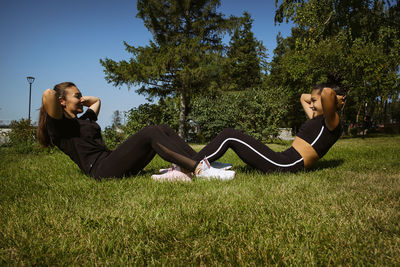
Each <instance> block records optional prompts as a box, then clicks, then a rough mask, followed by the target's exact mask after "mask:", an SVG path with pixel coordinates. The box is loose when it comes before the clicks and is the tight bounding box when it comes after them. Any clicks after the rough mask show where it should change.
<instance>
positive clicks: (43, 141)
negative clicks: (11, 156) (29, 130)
mask: <svg viewBox="0 0 400 267" xmlns="http://www.w3.org/2000/svg"><path fill="white" fill-rule="evenodd" d="M72 86H75V84H74V83H72V82H63V83H59V84H56V85H55V86H54V88H53V90H54V91H56V95H57V98H59V97H61V98H65V94H66V89H67V88H69V87H72ZM37 137H38V140H39V144H40V146H41V147H42V148H46V147H53V146H54V144H53V143H52V142H51V139H50V135H49V132H48V131H47V112H46V109H45V108H44V105H43V103H42V106H41V107H40V113H39V125H38V129H37Z"/></svg>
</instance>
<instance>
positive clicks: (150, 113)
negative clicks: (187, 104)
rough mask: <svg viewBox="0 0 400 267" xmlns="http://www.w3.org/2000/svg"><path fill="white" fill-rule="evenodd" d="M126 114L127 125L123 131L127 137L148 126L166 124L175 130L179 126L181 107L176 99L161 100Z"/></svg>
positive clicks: (143, 105)
mask: <svg viewBox="0 0 400 267" xmlns="http://www.w3.org/2000/svg"><path fill="white" fill-rule="evenodd" d="M126 114H127V115H126V120H127V123H126V125H125V126H123V127H122V129H123V131H124V132H125V134H126V136H127V137H128V136H131V135H133V134H135V133H137V132H138V131H140V130H141V129H143V128H144V127H146V126H148V125H159V124H166V125H168V126H170V127H171V128H173V129H175V130H177V129H178V125H179V107H178V101H177V99H175V98H166V99H164V100H160V101H159V102H158V104H148V103H146V104H142V105H140V106H138V107H137V108H133V109H131V110H129V111H128V112H127V113H126Z"/></svg>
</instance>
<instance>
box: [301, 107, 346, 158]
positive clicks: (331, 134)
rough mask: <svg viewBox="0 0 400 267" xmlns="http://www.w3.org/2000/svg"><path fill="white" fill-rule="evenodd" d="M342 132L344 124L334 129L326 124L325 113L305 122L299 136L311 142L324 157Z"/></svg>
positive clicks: (319, 154)
mask: <svg viewBox="0 0 400 267" xmlns="http://www.w3.org/2000/svg"><path fill="white" fill-rule="evenodd" d="M341 134H342V126H341V125H340V123H339V125H338V126H337V127H336V128H335V129H334V130H332V131H329V129H328V128H327V127H326V125H325V119H324V116H323V115H320V116H317V117H315V118H313V119H311V120H308V121H307V122H306V123H304V124H303V125H302V126H301V128H300V130H299V132H298V133H297V137H300V138H301V139H303V140H304V141H306V142H307V143H309V144H310V145H311V146H312V147H313V148H314V149H315V151H316V152H317V153H318V156H319V158H322V157H323V156H324V155H325V154H326V153H327V152H328V150H329V149H330V148H331V147H332V146H333V145H334V144H335V143H336V141H337V140H338V139H339V137H340V135H341Z"/></svg>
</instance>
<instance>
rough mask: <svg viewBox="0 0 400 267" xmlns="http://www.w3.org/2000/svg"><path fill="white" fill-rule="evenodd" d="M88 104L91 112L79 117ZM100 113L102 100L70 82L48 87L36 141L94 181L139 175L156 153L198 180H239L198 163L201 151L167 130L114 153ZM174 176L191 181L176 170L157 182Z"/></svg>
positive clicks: (144, 133)
mask: <svg viewBox="0 0 400 267" xmlns="http://www.w3.org/2000/svg"><path fill="white" fill-rule="evenodd" d="M84 106H86V107H88V109H87V111H86V112H85V113H84V114H83V115H82V116H80V117H79V118H78V117H77V115H78V114H79V113H82V112H83V107H84ZM99 111H100V99H99V98H98V97H93V96H82V94H81V92H80V91H79V89H78V88H77V87H76V86H75V84H73V83H71V82H64V83H60V84H57V85H56V86H55V87H54V89H53V90H51V89H47V90H46V91H44V93H43V98H42V107H41V108H40V118H39V127H38V139H39V142H40V144H41V146H42V147H48V146H54V145H56V146H57V147H58V148H59V149H60V150H61V151H63V152H64V153H65V154H67V155H68V156H69V157H70V158H71V159H72V160H73V161H74V162H75V163H76V164H77V165H78V166H79V168H80V169H81V170H82V171H83V172H84V173H85V174H87V175H89V176H91V177H93V178H95V179H101V178H108V177H123V176H129V175H134V174H137V173H138V172H139V171H141V170H142V169H143V168H144V167H145V166H146V165H147V164H149V163H150V161H151V160H152V159H153V158H154V156H155V155H156V154H158V155H160V156H161V158H163V159H164V160H166V161H169V162H171V163H174V164H176V165H177V166H180V167H181V168H183V169H185V170H186V171H185V172H188V173H191V172H193V173H195V174H196V176H197V177H201V178H210V177H214V178H219V179H223V180H229V179H233V178H234V176H235V172H234V171H228V170H225V169H217V168H213V167H212V166H210V164H209V163H208V161H204V160H202V158H200V159H199V160H194V159H193V158H194V157H195V155H196V154H197V153H196V152H195V151H194V150H193V149H192V148H191V147H190V146H189V145H187V144H186V143H185V142H184V141H183V140H182V139H181V138H180V137H179V136H178V135H177V134H176V133H175V131H173V130H172V129H171V128H169V127H167V126H148V127H145V128H143V129H142V130H141V131H139V132H138V133H136V134H135V135H133V136H131V137H129V138H128V139H127V140H126V141H125V142H123V143H122V144H121V145H119V146H118V147H117V148H116V149H115V150H114V151H110V150H109V149H107V147H106V146H105V144H104V141H103V139H102V136H101V130H100V126H99V125H98V124H97V123H96V122H95V121H96V120H97V115H98V114H99ZM176 174H178V176H179V179H180V180H190V177H189V176H187V175H186V174H185V173H183V172H180V171H177V170H173V171H170V172H169V173H168V175H164V176H162V177H160V176H154V177H153V178H155V179H160V178H161V179H163V178H164V179H174V178H176Z"/></svg>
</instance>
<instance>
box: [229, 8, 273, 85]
mask: <svg viewBox="0 0 400 267" xmlns="http://www.w3.org/2000/svg"><path fill="white" fill-rule="evenodd" d="M241 19H242V23H241V25H240V26H239V27H237V28H236V29H235V31H234V33H233V35H232V38H231V40H230V42H229V49H228V53H227V55H228V59H229V62H230V64H229V68H228V69H229V75H228V76H229V77H230V82H231V88H230V89H231V90H234V91H239V90H246V89H250V88H255V87H258V86H259V85H260V84H261V75H262V70H263V67H265V65H266V60H265V58H266V54H265V51H266V50H265V47H264V46H263V44H262V42H260V41H257V39H256V38H255V37H254V34H253V32H252V31H251V28H252V24H253V20H252V19H251V16H250V14H249V13H247V12H244V13H243V17H242V18H241Z"/></svg>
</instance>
